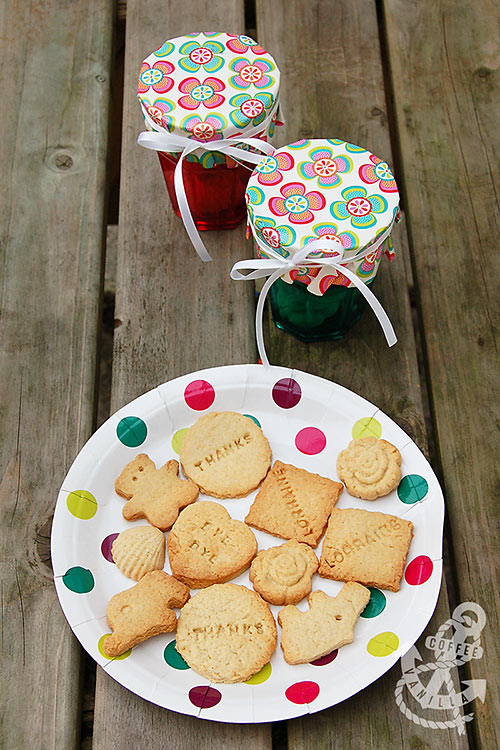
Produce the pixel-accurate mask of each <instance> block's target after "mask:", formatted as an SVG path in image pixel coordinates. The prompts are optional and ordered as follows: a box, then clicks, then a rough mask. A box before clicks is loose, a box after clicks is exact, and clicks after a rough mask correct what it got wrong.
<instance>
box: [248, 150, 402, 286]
mask: <svg viewBox="0 0 500 750" xmlns="http://www.w3.org/2000/svg"><path fill="white" fill-rule="evenodd" d="M246 202H247V209H248V223H249V226H250V228H251V230H252V232H253V235H254V237H255V239H256V241H257V243H258V244H257V253H258V255H259V256H260V257H264V258H265V257H270V256H272V253H273V252H274V253H277V254H278V255H281V256H282V257H285V258H286V257H288V256H290V255H292V256H293V254H294V253H295V252H296V251H297V250H299V249H301V248H303V247H304V246H305V245H307V244H309V243H310V242H317V241H318V240H321V238H324V239H325V240H330V241H333V242H335V244H336V245H338V247H339V249H341V250H342V251H343V255H344V259H348V258H349V257H353V256H354V255H356V254H357V253H359V252H360V250H362V249H363V248H368V247H369V246H370V245H372V244H374V243H376V242H377V240H378V238H380V237H381V236H382V235H383V234H385V233H388V232H390V230H391V228H392V225H393V223H394V221H395V220H397V219H398V217H399V193H398V189H397V185H396V181H395V179H394V176H393V174H392V171H391V169H390V167H389V165H388V164H387V162H385V161H383V160H382V159H380V158H379V157H377V156H374V155H373V154H371V153H370V152H369V151H367V149H365V148H361V147H360V146H355V145H354V144H352V143H346V142H345V141H342V140H337V139H316V140H300V141H297V142H296V143H292V144H290V145H288V146H284V147H282V148H279V149H277V150H276V151H275V152H274V153H273V154H272V155H270V156H265V157H264V158H263V159H262V161H261V162H260V164H258V165H257V166H256V167H255V169H254V171H253V173H252V175H251V177H250V180H249V182H248V187H247V192H246ZM266 247H267V248H269V250H270V251H271V252H270V253H267V252H266ZM329 250H330V252H328V250H326V249H325V251H322V250H321V247H320V246H319V248H318V247H316V249H315V250H314V251H312V252H311V257H325V256H328V255H331V254H332V253H331V244H330V246H329ZM384 251H385V253H386V255H388V256H389V258H390V259H391V260H392V257H393V251H392V243H391V240H390V237H389V235H387V238H386V239H385V240H384V242H383V243H382V244H381V245H380V246H379V247H378V248H377V249H375V251H374V252H373V253H368V254H367V255H366V256H365V257H364V258H362V259H361V260H357V261H356V262H354V263H349V264H347V268H349V270H351V271H353V272H354V273H356V274H357V276H359V277H360V278H361V279H362V280H363V281H365V282H370V281H371V280H373V278H374V277H375V275H376V273H377V269H378V265H379V262H380V259H381V257H382V254H383V252H384ZM282 279H283V281H286V282H288V283H293V281H299V282H302V283H303V284H306V285H307V289H308V291H309V292H311V293H313V294H316V295H322V294H324V293H325V291H326V290H327V289H328V288H329V287H330V286H331V285H332V284H336V285H341V286H352V282H350V281H349V279H348V278H347V277H346V276H344V275H343V274H342V273H341V272H340V271H337V270H336V269H332V268H328V267H323V268H320V267H314V266H308V267H306V266H304V267H300V268H294V269H292V270H291V271H289V272H288V273H286V274H285V275H284V276H282Z"/></svg>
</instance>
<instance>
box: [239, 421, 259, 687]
mask: <svg viewBox="0 0 500 750" xmlns="http://www.w3.org/2000/svg"><path fill="white" fill-rule="evenodd" d="M243 416H244V417H248V419H251V420H252V422H255V424H256V425H257V427H262V425H261V423H260V422H259V420H258V419H257V417H254V416H252V414H243ZM250 679H253V677H251V678H250ZM252 684H253V683H252Z"/></svg>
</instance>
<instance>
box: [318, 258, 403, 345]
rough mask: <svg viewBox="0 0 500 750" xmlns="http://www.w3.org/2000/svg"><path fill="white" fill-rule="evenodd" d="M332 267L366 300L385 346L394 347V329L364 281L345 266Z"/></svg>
mask: <svg viewBox="0 0 500 750" xmlns="http://www.w3.org/2000/svg"><path fill="white" fill-rule="evenodd" d="M332 265H333V266H334V267H335V268H336V269H337V270H338V271H340V273H342V274H344V276H347V278H348V279H349V280H350V281H352V283H353V284H354V286H355V287H356V288H357V289H358V291H360V292H361V294H362V295H363V297H364V298H365V299H366V301H367V302H368V304H369V305H370V307H371V309H372V310H373V312H374V313H375V315H376V317H377V320H378V322H379V323H380V325H381V327H382V330H383V332H384V336H385V338H386V341H387V344H388V345H389V346H394V344H395V343H396V342H397V340H398V339H397V336H396V333H395V331H394V328H393V327H392V323H391V321H390V320H389V316H388V315H387V313H386V311H385V310H384V308H383V307H382V305H381V304H380V302H379V301H378V299H377V298H376V297H375V295H374V294H373V292H372V291H371V289H369V287H368V286H367V285H366V284H365V282H364V281H362V280H361V279H359V278H358V277H357V276H356V274H354V273H353V272H352V271H350V270H349V269H348V268H346V267H345V266H341V265H340V264H337V263H332Z"/></svg>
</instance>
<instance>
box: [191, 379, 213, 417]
mask: <svg viewBox="0 0 500 750" xmlns="http://www.w3.org/2000/svg"><path fill="white" fill-rule="evenodd" d="M184 400H185V402H186V404H187V405H188V406H189V408H190V409H194V410H195V411H203V410H204V409H208V408H209V407H210V406H212V404H213V402H214V400H215V391H214V389H213V387H212V386H211V385H210V383H208V382H207V381H206V380H193V382H192V383H189V385H188V386H186V390H185V391H184Z"/></svg>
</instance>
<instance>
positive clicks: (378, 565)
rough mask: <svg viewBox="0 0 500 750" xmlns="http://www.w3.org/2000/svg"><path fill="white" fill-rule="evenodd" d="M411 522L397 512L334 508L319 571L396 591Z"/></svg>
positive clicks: (401, 573) (339, 578) (409, 536)
mask: <svg viewBox="0 0 500 750" xmlns="http://www.w3.org/2000/svg"><path fill="white" fill-rule="evenodd" d="M412 536H413V524H412V523H411V521H405V520H404V519H403V518H399V517H398V516H391V515H388V514H387V513H375V512H372V511H369V510H357V509H354V508H346V509H343V510H341V509H340V508H334V509H333V511H332V514H331V516H330V521H329V522H328V529H327V531H326V536H325V538H324V540H323V549H322V552H321V560H320V565H319V571H318V572H319V574H320V576H323V577H324V578H333V579H334V580H335V581H357V582H358V583H363V584H364V585H365V586H376V587H377V588H380V589H388V590H389V591H399V584H400V582H401V577H402V575H403V570H404V566H405V560H406V555H407V554H408V549H409V546H410V542H411V539H412Z"/></svg>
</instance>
